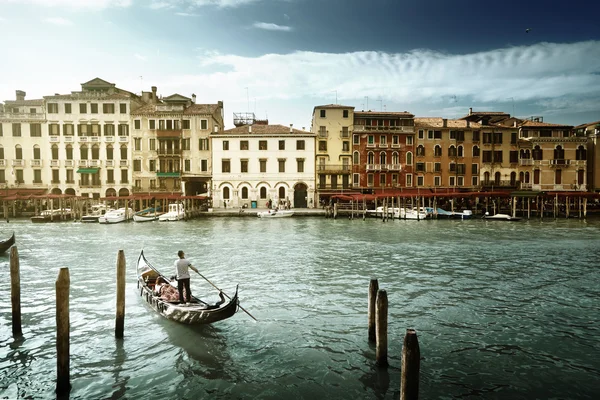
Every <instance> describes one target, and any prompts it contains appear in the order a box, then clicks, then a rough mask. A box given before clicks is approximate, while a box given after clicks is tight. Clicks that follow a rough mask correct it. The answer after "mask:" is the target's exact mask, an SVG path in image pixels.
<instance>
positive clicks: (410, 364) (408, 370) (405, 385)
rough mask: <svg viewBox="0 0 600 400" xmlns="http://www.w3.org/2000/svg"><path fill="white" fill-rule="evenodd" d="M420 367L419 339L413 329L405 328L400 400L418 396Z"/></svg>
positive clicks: (410, 399)
mask: <svg viewBox="0 0 600 400" xmlns="http://www.w3.org/2000/svg"><path fill="white" fill-rule="evenodd" d="M420 368H421V351H420V350H419V340H418V338H417V332H416V331H415V330H414V329H407V330H406V335H405V336H404V346H403V347H402V378H401V381H400V400H416V399H418V398H419V370H420Z"/></svg>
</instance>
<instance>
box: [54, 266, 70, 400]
mask: <svg viewBox="0 0 600 400" xmlns="http://www.w3.org/2000/svg"><path fill="white" fill-rule="evenodd" d="M70 285H71V281H70V278H69V268H61V269H60V272H59V273H58V279H57V280H56V367H57V368H56V372H57V376H56V393H58V394H64V393H68V392H69V391H70V390H71V383H70V372H69V355H70V349H69V325H70V322H69V287H70Z"/></svg>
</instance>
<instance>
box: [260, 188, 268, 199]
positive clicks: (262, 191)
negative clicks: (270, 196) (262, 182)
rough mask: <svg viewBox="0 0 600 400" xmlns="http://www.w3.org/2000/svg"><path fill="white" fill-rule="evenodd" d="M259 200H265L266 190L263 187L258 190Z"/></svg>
mask: <svg viewBox="0 0 600 400" xmlns="http://www.w3.org/2000/svg"><path fill="white" fill-rule="evenodd" d="M260 198H261V199H266V198H267V188H266V187H264V186H263V187H261V188H260Z"/></svg>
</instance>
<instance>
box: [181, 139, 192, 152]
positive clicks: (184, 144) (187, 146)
mask: <svg viewBox="0 0 600 400" xmlns="http://www.w3.org/2000/svg"><path fill="white" fill-rule="evenodd" d="M181 150H191V148H190V138H185V139H183V140H182V141H181Z"/></svg>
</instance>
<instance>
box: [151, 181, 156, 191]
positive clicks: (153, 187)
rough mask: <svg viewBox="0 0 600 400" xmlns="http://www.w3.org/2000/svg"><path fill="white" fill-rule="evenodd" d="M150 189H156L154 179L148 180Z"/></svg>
mask: <svg viewBox="0 0 600 400" xmlns="http://www.w3.org/2000/svg"><path fill="white" fill-rule="evenodd" d="M150 189H156V179H150Z"/></svg>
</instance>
